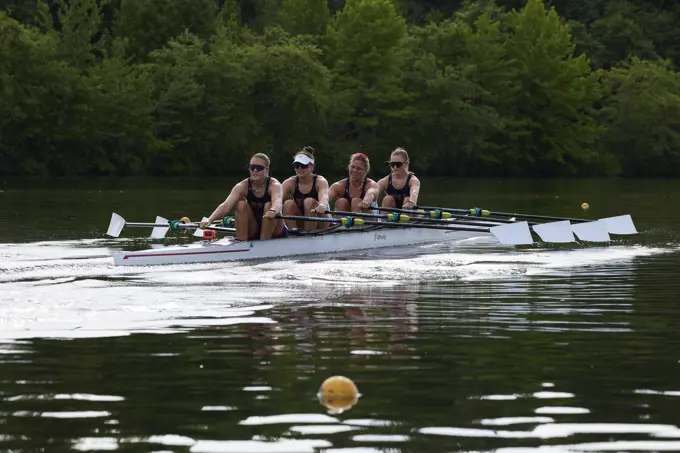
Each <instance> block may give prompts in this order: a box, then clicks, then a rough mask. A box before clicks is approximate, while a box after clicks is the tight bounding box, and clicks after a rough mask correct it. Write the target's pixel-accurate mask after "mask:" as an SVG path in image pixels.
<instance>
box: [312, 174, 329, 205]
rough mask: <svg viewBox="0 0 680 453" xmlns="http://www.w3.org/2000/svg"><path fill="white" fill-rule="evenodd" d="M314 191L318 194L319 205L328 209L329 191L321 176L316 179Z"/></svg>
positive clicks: (325, 181) (324, 179)
mask: <svg viewBox="0 0 680 453" xmlns="http://www.w3.org/2000/svg"><path fill="white" fill-rule="evenodd" d="M316 190H317V191H318V194H319V204H320V205H322V206H324V207H325V208H326V209H330V208H331V207H330V201H329V197H330V189H329V188H328V181H327V180H326V178H324V177H323V176H317V177H316Z"/></svg>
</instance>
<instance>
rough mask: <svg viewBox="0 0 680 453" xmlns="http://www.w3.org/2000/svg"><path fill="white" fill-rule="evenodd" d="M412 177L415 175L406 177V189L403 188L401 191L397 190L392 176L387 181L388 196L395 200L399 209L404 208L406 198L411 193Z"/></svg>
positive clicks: (410, 174) (411, 174)
mask: <svg viewBox="0 0 680 453" xmlns="http://www.w3.org/2000/svg"><path fill="white" fill-rule="evenodd" d="M411 176H413V173H409V174H408V176H407V177H406V182H405V183H404V187H402V188H401V189H397V188H395V187H394V186H393V185H392V175H391V174H390V176H389V178H388V179H387V190H386V191H385V192H386V193H387V195H391V196H392V197H393V198H394V202H395V203H396V204H397V209H401V207H402V206H404V198H405V197H408V196H409V194H410V193H411V188H410V187H409V183H410V182H411Z"/></svg>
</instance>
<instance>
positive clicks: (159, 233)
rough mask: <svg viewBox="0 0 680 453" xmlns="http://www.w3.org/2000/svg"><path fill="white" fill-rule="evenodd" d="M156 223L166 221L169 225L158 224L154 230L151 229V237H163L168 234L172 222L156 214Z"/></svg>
mask: <svg viewBox="0 0 680 453" xmlns="http://www.w3.org/2000/svg"><path fill="white" fill-rule="evenodd" d="M155 223H156V224H162V223H165V224H167V225H168V226H157V227H154V229H153V230H151V239H163V238H164V237H165V235H166V234H168V231H169V230H170V224H169V223H168V219H165V218H163V217H160V216H156V222H155Z"/></svg>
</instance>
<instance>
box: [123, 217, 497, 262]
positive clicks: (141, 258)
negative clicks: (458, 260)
mask: <svg viewBox="0 0 680 453" xmlns="http://www.w3.org/2000/svg"><path fill="white" fill-rule="evenodd" d="M480 236H489V233H484V232H479V231H463V230H435V229H424V228H403V227H402V228H389V227H384V228H382V227H381V228H377V229H374V228H371V229H365V230H355V231H341V232H337V233H330V234H322V235H308V236H293V237H288V238H279V239H271V240H268V241H239V240H237V239H235V238H224V239H220V240H217V241H201V242H197V243H192V244H188V245H177V246H168V247H163V248H156V249H150V250H140V251H131V252H126V251H121V252H116V253H114V255H113V258H114V262H115V264H116V265H118V266H149V265H159V264H163V265H165V264H187V263H210V262H227V261H241V260H256V259H274V258H288V257H291V256H300V255H318V254H327V253H336V252H347V251H354V250H367V249H374V248H383V247H396V246H408V245H418V244H426V243H434V242H443V241H458V240H462V239H467V238H471V237H480Z"/></svg>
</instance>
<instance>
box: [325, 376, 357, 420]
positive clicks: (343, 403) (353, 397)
mask: <svg viewBox="0 0 680 453" xmlns="http://www.w3.org/2000/svg"><path fill="white" fill-rule="evenodd" d="M318 396H319V402H320V403H321V404H323V405H324V406H326V407H327V408H328V409H330V411H331V412H332V413H334V414H340V413H342V412H344V411H346V410H349V409H351V408H352V406H354V405H355V404H356V403H357V401H358V398H359V389H357V386H356V384H354V382H352V380H351V379H349V378H346V377H345V376H331V377H329V378H328V379H326V380H325V381H323V384H321V388H320V389H319V395H318Z"/></svg>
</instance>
